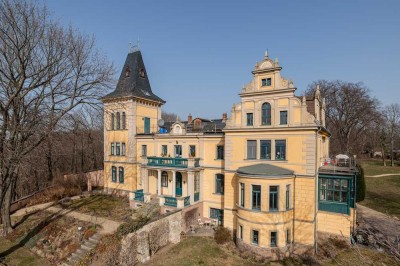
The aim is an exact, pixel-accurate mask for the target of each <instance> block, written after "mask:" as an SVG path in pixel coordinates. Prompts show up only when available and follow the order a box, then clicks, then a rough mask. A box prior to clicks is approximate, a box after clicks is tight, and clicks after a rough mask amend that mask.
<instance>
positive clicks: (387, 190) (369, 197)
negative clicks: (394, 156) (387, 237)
mask: <svg viewBox="0 0 400 266" xmlns="http://www.w3.org/2000/svg"><path fill="white" fill-rule="evenodd" d="M361 165H362V166H363V168H364V171H365V175H366V176H371V175H380V174H391V173H398V174H399V175H395V176H385V177H365V183H366V186H367V190H366V194H365V199H364V200H363V201H362V202H360V204H361V205H364V206H366V207H369V208H371V209H374V210H376V211H379V212H382V213H388V214H391V215H394V216H396V217H398V218H400V167H399V166H396V167H390V166H383V163H382V161H379V160H364V161H362V162H361Z"/></svg>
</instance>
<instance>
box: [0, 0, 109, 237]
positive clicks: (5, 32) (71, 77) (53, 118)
mask: <svg viewBox="0 0 400 266" xmlns="http://www.w3.org/2000/svg"><path fill="white" fill-rule="evenodd" d="M113 73H114V69H113V66H112V65H110V64H109V63H108V62H106V60H105V59H104V58H103V57H102V56H101V55H100V54H99V53H98V51H97V50H96V49H95V42H94V39H93V38H90V37H87V36H84V35H82V34H80V33H78V32H77V31H76V30H74V29H72V28H68V29H65V28H63V27H61V26H60V25H58V24H57V23H55V22H54V21H52V20H50V19H49V14H48V11H47V10H46V8H45V7H43V6H41V5H40V4H38V3H35V2H24V1H17V0H1V1H0V172H1V173H0V206H1V217H2V222H3V229H4V230H3V234H8V233H10V232H11V231H12V226H11V220H10V203H11V198H12V195H13V192H14V190H15V187H16V184H17V181H18V176H19V172H20V166H21V162H22V161H23V160H24V158H25V157H26V156H28V155H29V154H30V153H31V152H32V151H34V150H35V149H36V148H37V147H38V146H39V145H41V144H42V143H43V142H44V141H46V140H47V138H48V137H49V136H50V135H51V134H52V132H54V131H55V130H56V129H57V126H58V125H59V122H60V121H61V120H62V119H63V118H64V117H65V116H66V114H68V113H69V112H70V111H71V110H73V109H75V108H76V107H78V106H82V105H93V104H96V103H97V102H98V98H99V97H100V96H101V95H102V94H103V93H104V91H105V89H107V88H109V87H110V85H111V84H110V81H111V79H112V75H113Z"/></svg>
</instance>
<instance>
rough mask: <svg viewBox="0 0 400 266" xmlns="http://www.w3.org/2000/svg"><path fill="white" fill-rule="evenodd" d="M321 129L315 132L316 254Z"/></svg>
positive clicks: (315, 246) (316, 244) (316, 247)
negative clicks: (319, 135)
mask: <svg viewBox="0 0 400 266" xmlns="http://www.w3.org/2000/svg"><path fill="white" fill-rule="evenodd" d="M319 132H321V127H320V126H318V130H317V131H316V132H315V206H314V252H315V254H317V252H318V234H317V222H318V221H317V214H318V134H319Z"/></svg>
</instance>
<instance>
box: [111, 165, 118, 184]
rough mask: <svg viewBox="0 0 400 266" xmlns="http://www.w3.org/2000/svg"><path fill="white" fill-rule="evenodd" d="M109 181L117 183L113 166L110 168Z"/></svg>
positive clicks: (115, 169) (115, 170)
mask: <svg viewBox="0 0 400 266" xmlns="http://www.w3.org/2000/svg"><path fill="white" fill-rule="evenodd" d="M111 181H112V182H117V167H115V166H112V167H111Z"/></svg>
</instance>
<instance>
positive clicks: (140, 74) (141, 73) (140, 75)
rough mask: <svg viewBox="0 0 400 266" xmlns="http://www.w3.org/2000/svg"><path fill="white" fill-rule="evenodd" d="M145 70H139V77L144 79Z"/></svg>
mask: <svg viewBox="0 0 400 266" xmlns="http://www.w3.org/2000/svg"><path fill="white" fill-rule="evenodd" d="M144 76H145V75H144V69H143V68H141V69H140V70H139V77H141V78H144Z"/></svg>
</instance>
